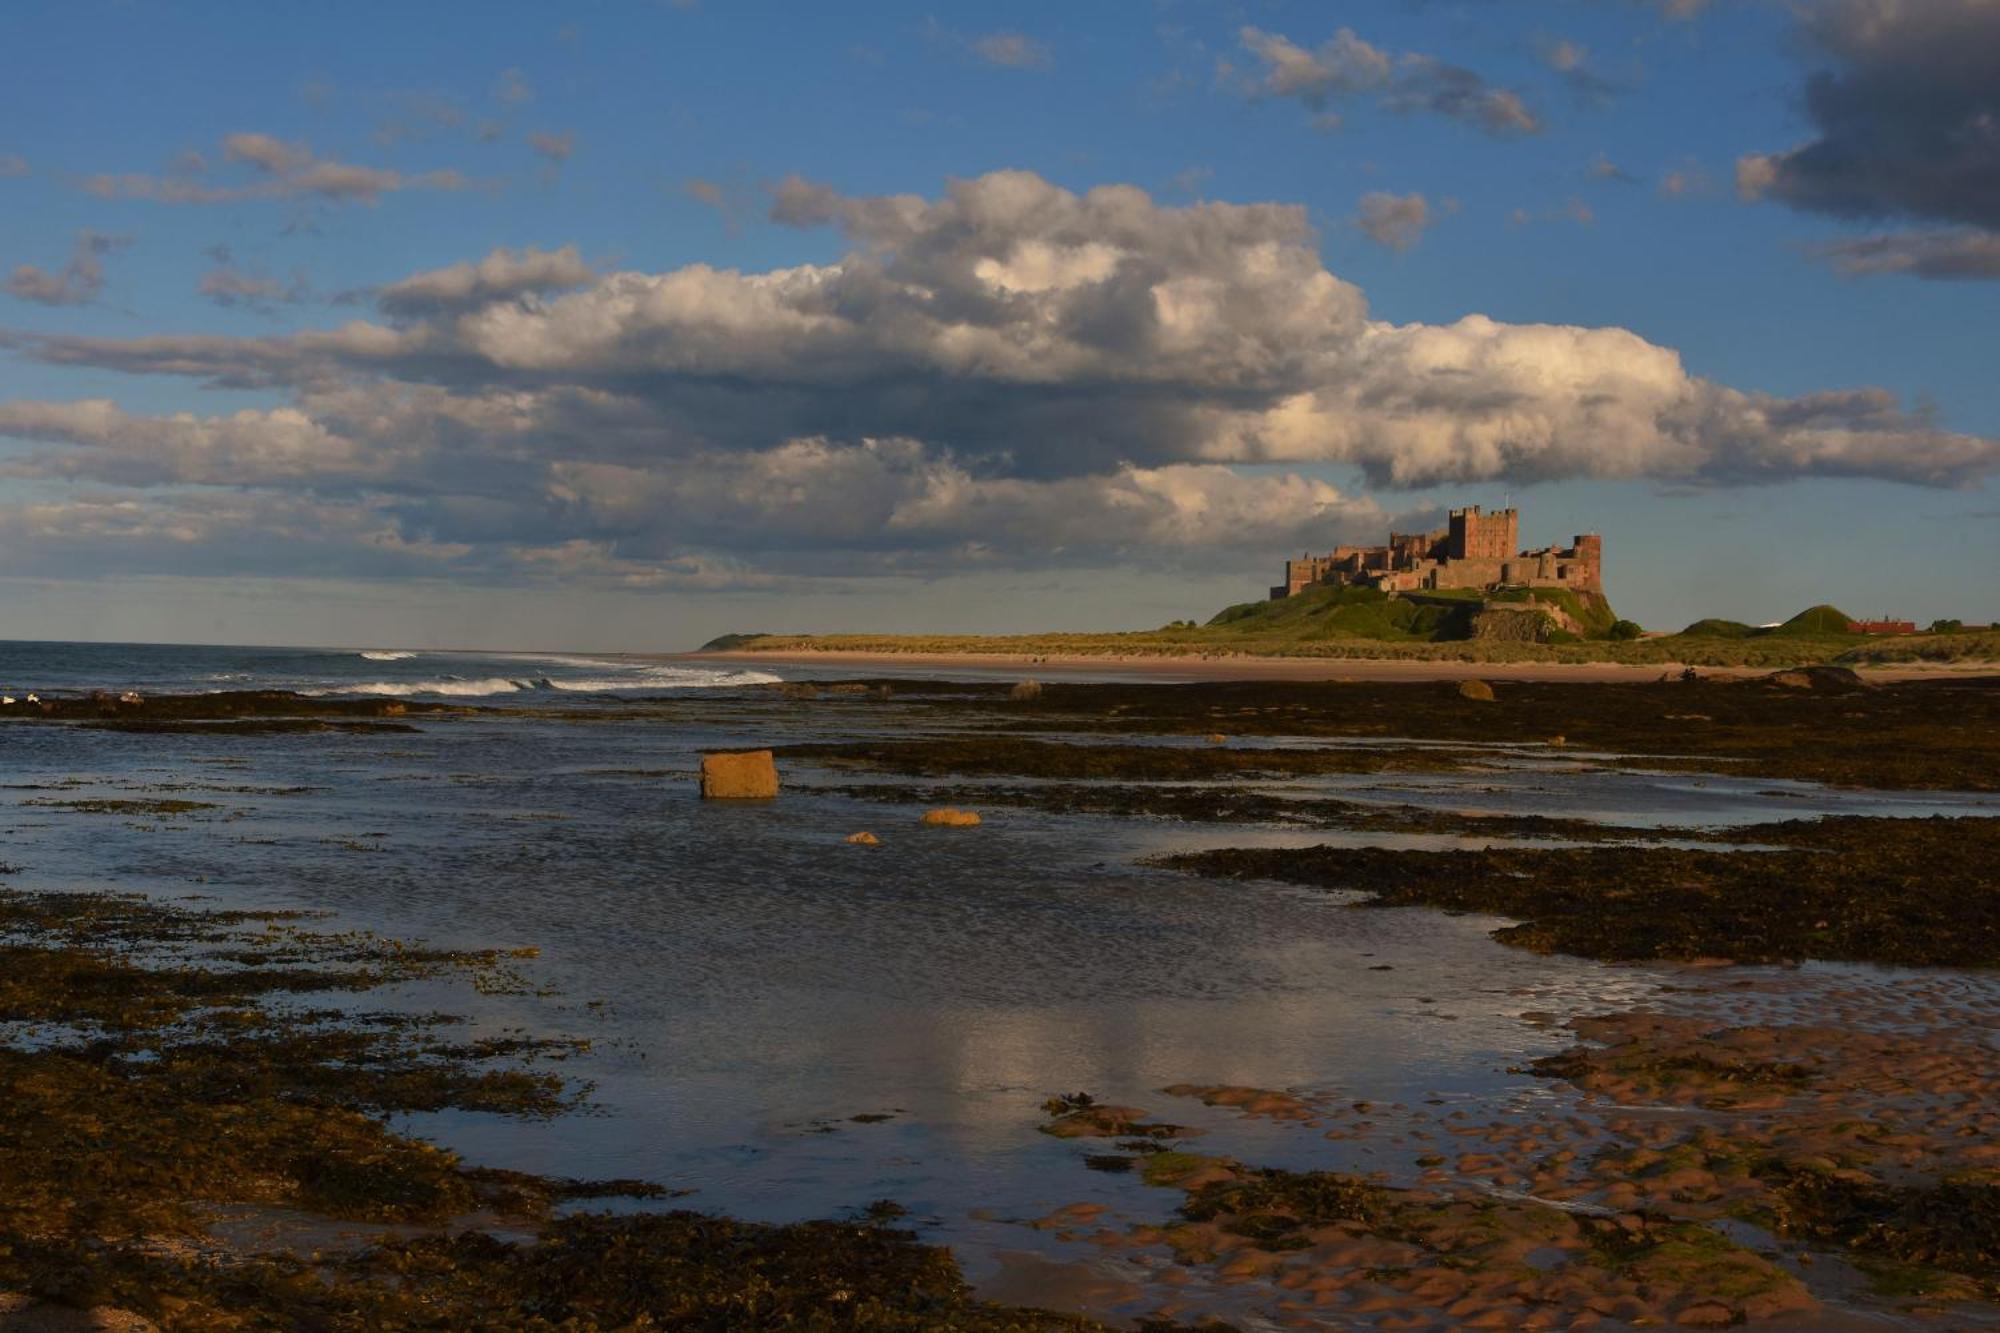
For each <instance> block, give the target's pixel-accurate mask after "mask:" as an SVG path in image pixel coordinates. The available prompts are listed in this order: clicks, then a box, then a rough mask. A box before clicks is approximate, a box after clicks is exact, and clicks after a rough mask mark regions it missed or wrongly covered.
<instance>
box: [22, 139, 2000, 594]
mask: <svg viewBox="0 0 2000 1333" xmlns="http://www.w3.org/2000/svg"><path fill="white" fill-rule="evenodd" d="M283 166H284V163H282V162H280V163H277V164H276V165H274V167H273V169H274V170H277V169H282V168H283ZM773 215H774V217H776V218H777V219H778V220H781V221H784V222H788V223H792V224H795V225H832V226H836V227H838V228H840V229H841V230H842V231H843V232H844V233H845V234H846V236H847V237H848V239H849V247H848V249H847V252H846V253H845V254H844V255H843V256H841V257H840V258H839V259H837V260H835V261H833V262H829V263H822V264H810V265H800V266H796V267H790V268H780V269H772V270H767V271H763V272H740V271H736V270H731V269H718V268H714V267H710V266H708V265H704V264H690V265H687V266H685V267H681V268H677V269H672V270H668V271H665V272H642V271H634V270H625V271H615V272H605V273H598V272H594V271H592V270H591V269H590V268H589V267H588V266H586V265H584V264H583V262H582V260H581V259H580V257H579V256H578V255H577V253H576V251H575V250H574V249H573V248H564V249H560V250H549V251H540V250H527V251H519V252H509V251H496V252H494V253H493V254H491V255H489V256H487V257H486V258H484V259H483V260H479V261H468V262H466V263H464V264H459V265H455V266H452V267H450V268H446V269H442V270H436V271H433V272H430V273H425V274H419V275H415V276H413V277H410V278H406V279H404V280H402V281H401V282H395V283H391V284H388V285H387V286H385V287H383V288H381V289H380V290H379V291H378V293H377V300H378V302H379V304H380V306H381V307H382V309H383V312H384V315H385V316H386V318H384V319H382V320H379V321H377V320H354V321H351V322H349V323H346V324H344V325H340V326H337V327H333V328H328V329H323V330H312V331H307V332H302V333H296V334H290V335H284V336H275V335H274V336H266V337H248V338H242V337H224V336H217V335H191V336H182V335H173V334H155V335H151V336H147V337H140V338H129V339H105V338H94V339H87V338H74V337H46V338H30V337H25V336H18V335H17V336H15V337H13V339H12V341H13V343H14V345H15V346H16V347H17V349H18V350H19V351H20V352H21V353H22V354H24V355H26V356H28V357H31V358H39V359H41V360H44V361H48V362H54V363H61V364H74V365H88V366H94V367H100V368H109V369H115V370H123V371H128V372H133V373H147V374H166V375H180V376H189V377H194V378H196V379H199V380H201V381H203V382H206V383H210V384H214V385H218V386H225V387H256V388H260V389H265V390H269V389H274V388H275V389H281V390H284V391H285V392H286V393H288V394H289V396H290V400H291V401H290V402H289V404H288V405H286V406H284V407H281V408H276V409H273V408H268V407H260V408H258V409H255V410H252V411H247V412H238V413H234V414H221V415H215V416H181V417H168V418H142V417H135V416H129V415H126V414H124V413H122V412H120V411H119V409H117V408H116V407H115V406H114V405H112V404H110V403H85V404H36V403H13V404H6V405H0V435H9V436H12V437H13V438H15V439H16V440H17V441H25V442H26V443H22V444H17V445H15V446H13V447H12V448H5V447H0V457H5V458H6V460H7V461H6V467H7V469H8V471H10V472H11V473H12V474H13V475H15V476H17V477H24V478H29V479H32V484H37V485H58V484H62V483H63V482H64V481H65V479H67V480H68V481H70V482H71V483H75V482H79V481H82V480H91V479H94V480H97V481H100V482H106V483H115V484H120V485H127V486H140V485H148V484H151V485H161V486H166V485H173V486H179V487H186V486H210V487H224V486H233V487H244V488H258V489H262V490H266V491H269V492H271V493H274V494H283V495H311V496H313V497H317V499H318V500H320V501H322V502H324V501H327V500H330V499H332V498H342V499H348V498H352V497H357V496H359V497H372V498H373V500H379V501H380V503H381V504H382V505H383V506H384V507H383V508H381V509H380V511H379V512H380V513H382V514H386V515H389V516H391V517H392V518H393V520H394V521H395V522H396V523H397V524H399V525H400V526H399V529H398V530H399V531H402V532H404V533H406V534H407V535H409V536H410V538H411V539H412V540H423V541H434V542H443V543H447V544H450V543H462V544H466V545H468V546H469V547H471V548H473V549H474V550H475V551H479V552H484V553H485V554H483V555H481V556H479V557H478V558H479V559H481V560H484V561H485V562H486V563H487V565H488V566H489V567H494V568H498V567H501V566H503V565H506V564H507V563H508V560H509V559H510V557H507V556H505V555H504V552H506V551H508V550H515V549H519V550H526V549H529V548H533V549H536V550H540V551H542V552H544V558H545V561H547V560H556V561H558V562H560V560H572V561H578V562H581V564H589V563H590V561H591V560H596V559H599V558H600V557H601V558H602V559H603V560H608V561H614V562H615V561H636V562H639V566H638V567H643V566H644V564H645V562H648V561H653V562H660V563H661V566H662V567H663V568H665V567H668V566H669V565H670V564H671V563H672V562H674V561H680V560H687V559H696V560H705V561H710V562H712V563H711V564H710V565H707V566H704V567H705V568H717V567H732V568H733V567H736V566H735V565H731V564H730V562H737V563H738V564H742V563H747V564H749V565H753V566H755V567H757V568H775V567H780V566H784V567H788V568H790V567H795V568H799V569H804V570H814V571H820V572H825V571H827V570H831V569H835V568H848V569H854V570H866V569H873V568H910V567H923V568H945V567H950V566H951V565H952V564H953V563H954V562H957V563H960V564H966V563H986V564H1011V565H1032V564H1042V563H1050V562H1072V563H1084V562H1093V561H1094V562H1106V561H1115V560H1128V559H1156V558H1161V557H1172V556H1175V555H1186V556H1188V557H1189V558H1192V559H1199V558H1201V554H1200V553H1202V552H1205V551H1206V552H1215V551H1221V550H1231V551H1235V550H1243V551H1248V550H1250V549H1252V548H1255V549H1283V548H1286V547H1289V546H1292V545H1295V544H1298V543H1299V542H1301V541H1306V540H1322V541H1323V540H1327V539H1330V538H1331V537H1333V536H1335V535H1337V534H1340V533H1349V532H1358V531H1361V530H1366V529H1367V528H1369V527H1372V526H1373V525H1375V524H1377V523H1379V522H1380V521H1381V520H1382V519H1383V518H1384V517H1385V515H1384V514H1383V513H1382V512H1381V511H1380V510H1378V509H1376V508H1375V507H1373V506H1372V505H1371V504H1368V503H1366V502H1357V501H1356V500H1354V499H1353V498H1352V497H1348V496H1344V495H1342V494H1340V493H1339V492H1337V491H1335V490H1334V488H1332V487H1331V486H1328V485H1326V483H1324V482H1323V481H1318V480H1313V479H1311V478H1310V477H1308V476H1304V475H1298V474H1283V475H1271V474H1270V473H1268V472H1266V471H1263V470H1256V471H1244V470H1241V469H1243V467H1244V465H1251V464H1277V465H1284V466H1292V467H1295V468H1296V467H1299V466H1303V465H1313V464H1346V465H1352V466H1355V467H1358V468H1360V469H1362V471H1363V472H1364V473H1365V474H1366V475H1367V476H1368V478H1369V479H1370V480H1371V481H1372V482H1373V483H1374V484H1376V485H1378V486H1382V487H1388V488H1397V487H1419V486H1429V485H1434V484H1439V483H1450V482H1474V481H1513V482H1521V483H1528V482H1535V481H1544V480H1555V479H1560V478H1574V477H1611V478H1653V479H1661V480H1666V481H1670V482H1674V483H1677V484H1687V485H1736V484H1745V483H1768V482H1780V481H1785V480H1789V479H1792V478H1799V477H1813V476H1858V477H1871V478H1878V479H1885V480H1891V481H1900V482H1909V483H1915V484H1922V485H1938V486H1951V485H1962V484H1967V483H1970V482H1972V481H1975V480H1976V479H1978V478H1980V477H1982V476H1984V475H1985V474H1987V473H1989V472H1990V471H1992V470H1993V468H1994V467H1995V466H1996V464H2000V443H1996V442H1995V441H1993V440H1990V439H1985V438H1982V437H1977V436H1972V435H1967V434H1963V433H1954V432H1951V431H1947V430H1944V429H1942V428H1940V427H1939V426H1938V425H1936V424H1935V422H1933V421H1932V420H1931V419H1930V418H1929V417H1928V416H1926V415H1925V414H1922V413H1911V412H1904V411H1902V410H1901V409H1900V408H1899V407H1898V405H1897V403H1896V401H1895V399H1894V397H1893V396H1892V395H1890V394H1888V393H1886V392H1884V391H1881V390H1876V389H1862V390H1857V391H1842V392H1833V393H1826V394H1816V395H1807V396H1805V397H1800V398H1780V397H1774V396H1770V395H1763V394H1757V393H1752V392H1745V391H1740V390H1737V389H1733V388H1730V387H1728V386H1725V385H1720V384H1717V383H1714V382H1712V381H1708V380H1704V379H1702V378H1700V377H1697V376H1694V375H1691V374H1689V373H1688V372H1687V370H1686V368H1685V367H1684V366H1683V364H1682V362H1681V359H1680V357H1679V356H1678V355H1677V354H1676V353H1675V352H1674V351H1672V350H1671V349H1669V348H1665V347H1661V346H1659V345H1657V344H1654V343H1650V342H1648V341H1647V340H1645V339H1644V338H1642V337H1640V336H1638V335H1637V334H1635V333H1632V332H1630V331H1628V330H1625V329H1619V328H1580V327H1571V326H1558V325H1534V324H1506V323H1501V322H1498V321H1495V320H1492V319H1488V318H1485V317H1483V316H1478V315H1470V316H1467V317H1465V318H1463V319H1461V320H1459V321H1457V322H1455V323H1451V324H1445V325H1431V324H1395V323H1391V322H1387V321H1382V320H1378V319H1374V318H1371V316H1370V313H1369V311H1368V308H1367V303H1366V301H1365V299H1364V298H1363V296H1362V294H1361V292H1360V291H1359V290H1358V289H1356V288H1355V287H1354V286H1353V285H1352V284H1350V283H1348V282H1345V281H1343V280H1342V279H1340V278H1339V277H1337V276H1336V275H1334V274H1333V273H1330V272H1328V271H1327V269H1326V268H1325V266H1324V264H1323V263H1322V261H1321V259H1320V256H1319V253H1318V249H1317V243H1316V238H1315V237H1314V235H1313V233H1312V230H1311V228H1310V226H1309V225H1308V223H1307V221H1306V218H1305V215H1304V212H1303V210H1302V209H1299V208H1296V207H1292V206H1288V205H1278V204H1254V205H1231V204H1216V203H1202V204H1195V205H1189V206H1185V207H1170V206H1165V205H1162V204H1159V203H1157V202H1155V201H1154V200H1153V199H1151V198H1150V197H1149V196H1147V195H1146V194H1145V193H1144V192H1142V191H1140V190H1137V189H1133V188H1130V187H1125V186H1107V187H1101V188H1098V189H1094V190H1090V191H1088V192H1085V193H1075V192H1071V191H1068V190H1064V189H1061V188H1059V187H1057V186H1055V185H1053V184H1051V183H1049V182H1048V181H1045V180H1043V179H1042V178H1040V177H1038V176H1035V175H1033V174H1030V173H1026V172H1001V173H995V174H993V175H989V176H984V177H980V178H978V179H975V180H968V181H960V182H956V183H954V184H953V185H951V186H950V187H949V188H948V189H947V190H946V191H945V192H944V194H943V195H942V196H941V197H938V198H935V199H926V198H921V197H918V196H909V195H899V196H885V197H853V196H848V195H844V194H841V193H840V192H838V191H836V190H833V189H831V188H828V187H826V186H822V185H814V184H812V183H810V182H807V181H803V180H798V179H793V180H788V181H786V182H783V183H781V184H780V185H779V186H778V187H776V190H775V192H774V203H773ZM1315 534H1319V535H1318V536H1317V537H1315ZM574 543H583V545H582V546H577V545H574ZM550 552H554V553H558V555H548V554H547V553H550ZM565 552H567V553H568V554H567V555H560V553H565ZM591 553H595V554H594V555H593V554H591ZM586 556H588V559H586V558H585V557H586ZM714 562H719V563H714ZM581 564H579V565H577V567H581ZM603 567H604V568H610V567H611V566H608V565H606V566H603ZM628 573H629V570H628Z"/></svg>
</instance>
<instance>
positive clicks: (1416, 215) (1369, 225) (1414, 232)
mask: <svg viewBox="0 0 2000 1333" xmlns="http://www.w3.org/2000/svg"><path fill="white" fill-rule="evenodd" d="M1432 221H1433V219H1432V217H1431V206H1430V203H1429V201H1428V200H1426V199H1425V198H1424V197H1423V195H1421V194H1417V193H1411V194H1389V193H1387V192H1386V191H1382V190H1375V191H1372V192H1371V193H1368V194H1364V195H1362V196H1361V208H1360V211H1359V212H1358V213H1357V214H1356V215H1355V218H1354V225H1355V226H1357V227H1359V228H1361V230H1362V231H1363V232H1365V233H1367V235H1368V238H1369V239H1370V240H1372V241H1374V242H1375V243H1376V244H1377V245H1385V246H1387V247H1388V248H1389V249H1391V250H1407V249H1409V248H1410V247H1411V246H1413V245H1415V244H1416V243H1417V241H1418V240H1419V239H1421V238H1422V236H1423V234H1424V229H1425V228H1426V227H1429V226H1430V225H1431V223H1432Z"/></svg>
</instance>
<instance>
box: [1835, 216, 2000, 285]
mask: <svg viewBox="0 0 2000 1333" xmlns="http://www.w3.org/2000/svg"><path fill="white" fill-rule="evenodd" d="M1813 253H1814V254H1815V255H1816V256H1817V257H1818V258H1820V259H1823V260H1825V261H1826V262H1828V263H1830V264H1832V265H1833V266H1834V268H1836V269H1838V270H1839V271H1840V272H1842V273H1845V274H1848V275H1849V276H1852V277H1860V276H1863V275H1866V274H1871V273H1907V274H1910V275H1911V276H1913V277H1918V278H1945V279H1949V278H1987V279H1994V278H2000V233H1995V232H1990V231H1979V230H1977V229H1975V228H1972V227H1959V228H1952V229H1948V230H1942V231H1906V232H1897V233H1893V234H1891V235H1887V236H1866V237H1862V238H1861V239H1859V240H1852V241H1836V242H1833V243H1831V244H1827V245H1819V246H1815V247H1814V248H1813Z"/></svg>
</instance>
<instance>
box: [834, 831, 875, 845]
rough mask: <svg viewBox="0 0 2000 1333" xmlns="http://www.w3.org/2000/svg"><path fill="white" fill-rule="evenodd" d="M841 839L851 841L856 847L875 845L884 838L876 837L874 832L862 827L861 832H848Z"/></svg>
mask: <svg viewBox="0 0 2000 1333" xmlns="http://www.w3.org/2000/svg"><path fill="white" fill-rule="evenodd" d="M841 841H842V842H851V843H853V844H854V845H855V846H856V847H873V846H875V845H876V844H878V843H880V842H881V841H882V840H881V839H880V838H878V837H876V836H875V835H874V834H872V833H870V832H869V831H868V830H867V829H862V830H861V832H859V833H850V834H848V835H847V836H846V837H845V838H843V839H841Z"/></svg>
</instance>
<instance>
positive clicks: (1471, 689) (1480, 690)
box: [1458, 680, 1493, 703]
mask: <svg viewBox="0 0 2000 1333" xmlns="http://www.w3.org/2000/svg"><path fill="white" fill-rule="evenodd" d="M1458 695H1459V698H1461V699H1478V700H1480V701H1481V702H1484V703H1492V702H1493V687H1492V686H1491V685H1488V684H1487V683H1486V682H1485V681H1483V680H1461V681H1460V682H1458Z"/></svg>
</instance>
